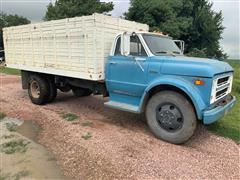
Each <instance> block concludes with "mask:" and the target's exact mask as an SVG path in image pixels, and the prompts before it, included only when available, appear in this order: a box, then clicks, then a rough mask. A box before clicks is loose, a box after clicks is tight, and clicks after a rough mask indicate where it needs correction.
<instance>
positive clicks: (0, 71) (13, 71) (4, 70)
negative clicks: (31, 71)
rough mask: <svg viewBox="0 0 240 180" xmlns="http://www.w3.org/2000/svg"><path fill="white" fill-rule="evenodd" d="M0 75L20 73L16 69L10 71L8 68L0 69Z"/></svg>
mask: <svg viewBox="0 0 240 180" xmlns="http://www.w3.org/2000/svg"><path fill="white" fill-rule="evenodd" d="M0 73H4V74H10V75H19V76H20V75H21V71H20V70H18V69H12V68H8V67H0Z"/></svg>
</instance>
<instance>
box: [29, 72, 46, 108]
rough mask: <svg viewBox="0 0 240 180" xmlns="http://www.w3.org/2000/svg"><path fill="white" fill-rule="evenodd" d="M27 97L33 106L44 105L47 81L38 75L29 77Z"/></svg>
mask: <svg viewBox="0 0 240 180" xmlns="http://www.w3.org/2000/svg"><path fill="white" fill-rule="evenodd" d="M28 95H29V97H30V99H31V101H32V103H33V104H37V105H42V104H44V103H45V102H46V100H47V99H48V97H49V84H48V82H47V80H46V79H44V78H43V77H41V76H39V75H35V74H33V75H31V76H30V78H29V83H28Z"/></svg>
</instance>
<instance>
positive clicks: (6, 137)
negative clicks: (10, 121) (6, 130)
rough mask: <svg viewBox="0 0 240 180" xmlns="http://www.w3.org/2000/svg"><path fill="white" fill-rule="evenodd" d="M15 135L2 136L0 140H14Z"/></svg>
mask: <svg viewBox="0 0 240 180" xmlns="http://www.w3.org/2000/svg"><path fill="white" fill-rule="evenodd" d="M14 137H15V135H14V134H10V135H3V136H2V138H4V139H11V138H14Z"/></svg>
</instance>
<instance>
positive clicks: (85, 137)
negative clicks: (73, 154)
mask: <svg viewBox="0 0 240 180" xmlns="http://www.w3.org/2000/svg"><path fill="white" fill-rule="evenodd" d="M91 137H92V134H91V133H90V132H88V133H86V134H85V135H82V138H83V139H85V140H88V139H90V138H91Z"/></svg>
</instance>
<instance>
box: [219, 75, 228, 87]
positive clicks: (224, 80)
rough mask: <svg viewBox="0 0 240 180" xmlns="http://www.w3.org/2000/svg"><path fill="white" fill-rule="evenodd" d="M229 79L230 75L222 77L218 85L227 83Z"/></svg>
mask: <svg viewBox="0 0 240 180" xmlns="http://www.w3.org/2000/svg"><path fill="white" fill-rule="evenodd" d="M228 79H229V76H228V77H223V78H220V79H218V81H217V84H218V85H221V84H225V83H227V82H228Z"/></svg>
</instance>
